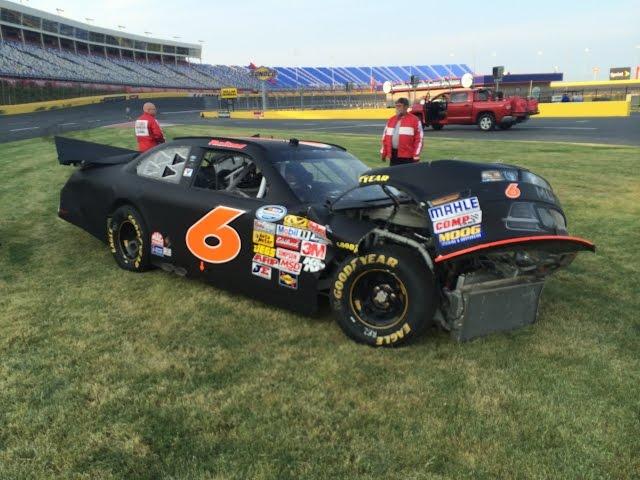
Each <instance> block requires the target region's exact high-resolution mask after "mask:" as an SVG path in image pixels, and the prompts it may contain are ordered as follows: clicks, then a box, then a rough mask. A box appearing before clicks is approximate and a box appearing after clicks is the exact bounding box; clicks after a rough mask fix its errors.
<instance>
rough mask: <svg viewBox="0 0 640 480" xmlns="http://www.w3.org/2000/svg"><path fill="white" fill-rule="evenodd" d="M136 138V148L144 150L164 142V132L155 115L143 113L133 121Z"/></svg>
mask: <svg viewBox="0 0 640 480" xmlns="http://www.w3.org/2000/svg"><path fill="white" fill-rule="evenodd" d="M135 130H136V139H137V140H138V150H139V151H140V152H146V151H147V150H149V149H150V148H153V147H155V146H156V145H160V144H161V143H164V134H163V133H162V129H161V128H160V124H159V123H158V121H157V120H156V117H154V116H153V115H149V114H148V113H143V114H142V115H140V117H139V118H138V119H137V120H136V123H135Z"/></svg>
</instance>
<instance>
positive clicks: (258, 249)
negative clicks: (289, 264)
mask: <svg viewBox="0 0 640 480" xmlns="http://www.w3.org/2000/svg"><path fill="white" fill-rule="evenodd" d="M253 253H259V254H260V255H265V256H267V257H275V256H276V249H275V248H273V247H267V246H266V245H254V246H253Z"/></svg>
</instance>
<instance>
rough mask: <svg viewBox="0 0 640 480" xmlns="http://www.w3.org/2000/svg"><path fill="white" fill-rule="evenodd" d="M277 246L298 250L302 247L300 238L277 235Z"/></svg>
mask: <svg viewBox="0 0 640 480" xmlns="http://www.w3.org/2000/svg"><path fill="white" fill-rule="evenodd" d="M276 247H282V248H288V249H289V250H298V249H300V239H299V238H291V237H280V236H277V237H276Z"/></svg>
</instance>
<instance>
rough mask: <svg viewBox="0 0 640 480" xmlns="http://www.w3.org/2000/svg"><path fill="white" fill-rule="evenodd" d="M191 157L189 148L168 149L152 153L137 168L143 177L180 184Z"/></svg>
mask: <svg viewBox="0 0 640 480" xmlns="http://www.w3.org/2000/svg"><path fill="white" fill-rule="evenodd" d="M188 156H189V147H166V148H163V149H161V150H158V151H155V152H152V153H150V154H149V155H148V156H147V157H145V158H144V159H143V160H142V161H141V162H140V163H139V164H138V166H137V168H136V173H137V174H138V175H140V176H141V177H147V178H153V179H156V180H161V181H163V182H168V183H179V182H180V178H182V172H183V171H184V166H185V163H186V161H187V157H188Z"/></svg>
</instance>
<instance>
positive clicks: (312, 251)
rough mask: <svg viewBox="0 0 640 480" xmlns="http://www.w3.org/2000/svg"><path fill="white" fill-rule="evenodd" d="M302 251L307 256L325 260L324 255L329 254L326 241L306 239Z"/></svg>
mask: <svg viewBox="0 0 640 480" xmlns="http://www.w3.org/2000/svg"><path fill="white" fill-rule="evenodd" d="M300 252H301V253H302V255H304V256H306V257H313V258H317V259H319V260H324V257H326V256H327V245H326V244H324V243H318V242H308V241H304V242H302V246H301V247H300Z"/></svg>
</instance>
